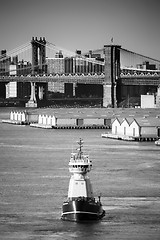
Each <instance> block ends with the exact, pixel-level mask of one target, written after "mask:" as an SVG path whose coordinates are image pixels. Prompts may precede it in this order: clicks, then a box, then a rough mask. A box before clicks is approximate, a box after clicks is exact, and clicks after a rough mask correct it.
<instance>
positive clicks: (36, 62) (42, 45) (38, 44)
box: [31, 37, 46, 74]
mask: <svg viewBox="0 0 160 240" xmlns="http://www.w3.org/2000/svg"><path fill="white" fill-rule="evenodd" d="M31 44H32V74H36V73H43V72H45V62H46V40H45V38H43V39H42V38H41V37H40V40H38V39H37V37H36V38H35V39H34V37H33V38H32V41H31Z"/></svg>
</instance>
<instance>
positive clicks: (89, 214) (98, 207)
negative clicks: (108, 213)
mask: <svg viewBox="0 0 160 240" xmlns="http://www.w3.org/2000/svg"><path fill="white" fill-rule="evenodd" d="M78 144H79V148H78V149H77V150H78V152H77V153H71V158H70V161H69V171H70V172H71V174H72V175H71V178H70V182H69V189H68V198H67V201H65V202H64V203H63V206H62V215H61V218H62V220H68V221H75V222H84V221H96V220H100V219H102V218H103V216H104V215H105V211H104V210H103V208H102V204H101V201H100V196H99V197H98V201H96V200H95V198H94V195H93V190H92V185H91V182H90V179H89V177H88V176H87V173H88V172H90V171H91V168H92V161H91V160H89V155H84V154H83V152H82V147H83V140H82V139H81V138H80V140H79V142H78Z"/></svg>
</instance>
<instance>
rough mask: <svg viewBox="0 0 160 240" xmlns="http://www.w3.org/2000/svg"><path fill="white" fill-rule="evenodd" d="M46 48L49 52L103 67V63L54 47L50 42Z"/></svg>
mask: <svg viewBox="0 0 160 240" xmlns="http://www.w3.org/2000/svg"><path fill="white" fill-rule="evenodd" d="M41 44H42V45H43V43H41ZM47 47H48V48H50V49H51V50H56V51H62V52H63V54H64V55H66V56H68V57H78V58H79V59H81V60H84V61H87V62H90V63H93V64H98V65H102V66H104V62H102V61H99V60H96V59H94V58H88V57H86V56H84V55H82V54H76V53H75V52H71V51H68V50H66V49H64V48H61V47H59V46H56V45H55V44H53V43H50V42H47Z"/></svg>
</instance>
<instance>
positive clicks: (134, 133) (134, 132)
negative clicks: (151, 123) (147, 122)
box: [133, 128, 136, 137]
mask: <svg viewBox="0 0 160 240" xmlns="http://www.w3.org/2000/svg"><path fill="white" fill-rule="evenodd" d="M135 135H136V131H135V128H133V137H135Z"/></svg>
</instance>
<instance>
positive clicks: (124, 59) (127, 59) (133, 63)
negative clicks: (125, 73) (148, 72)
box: [120, 48, 160, 69]
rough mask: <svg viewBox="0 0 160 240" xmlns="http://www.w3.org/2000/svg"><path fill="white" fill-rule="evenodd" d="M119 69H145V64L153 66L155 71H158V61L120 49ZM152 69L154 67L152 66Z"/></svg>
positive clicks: (159, 62) (159, 67)
mask: <svg viewBox="0 0 160 240" xmlns="http://www.w3.org/2000/svg"><path fill="white" fill-rule="evenodd" d="M120 50H121V55H120V56H121V68H135V69H142V68H143V67H144V68H145V64H146V62H148V63H149V65H150V67H151V64H153V65H155V66H156V68H157V69H160V60H157V59H154V58H151V57H147V56H144V55H142V54H139V53H136V52H133V51H130V50H127V49H124V48H121V49H120ZM152 67H154V66H152Z"/></svg>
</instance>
